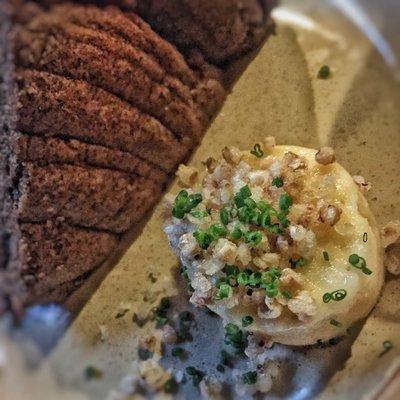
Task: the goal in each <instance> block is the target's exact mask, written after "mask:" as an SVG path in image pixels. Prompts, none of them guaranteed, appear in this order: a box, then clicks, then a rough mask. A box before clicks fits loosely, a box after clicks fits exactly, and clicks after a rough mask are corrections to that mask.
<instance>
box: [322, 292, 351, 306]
mask: <svg viewBox="0 0 400 400" xmlns="http://www.w3.org/2000/svg"><path fill="white" fill-rule="evenodd" d="M346 296H347V291H346V290H344V289H338V290H335V291H334V292H331V293H329V292H328V293H325V294H324V295H323V296H322V301H323V302H324V303H329V302H330V301H331V300H334V301H340V300H343V299H344V298H345V297H346Z"/></svg>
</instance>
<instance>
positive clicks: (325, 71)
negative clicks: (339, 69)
mask: <svg viewBox="0 0 400 400" xmlns="http://www.w3.org/2000/svg"><path fill="white" fill-rule="evenodd" d="M330 74H331V69H330V68H329V65H323V66H322V67H321V68H320V69H319V71H318V75H317V76H318V78H319V79H328V78H329V76H330Z"/></svg>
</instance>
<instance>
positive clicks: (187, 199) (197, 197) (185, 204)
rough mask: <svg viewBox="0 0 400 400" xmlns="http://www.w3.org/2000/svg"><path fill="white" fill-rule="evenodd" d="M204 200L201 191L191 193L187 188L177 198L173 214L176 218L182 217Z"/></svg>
mask: <svg viewBox="0 0 400 400" xmlns="http://www.w3.org/2000/svg"><path fill="white" fill-rule="evenodd" d="M202 201H203V197H202V195H201V194H200V193H195V194H191V195H189V193H188V192H187V191H186V190H181V191H180V192H179V193H178V195H177V196H176V198H175V201H174V204H173V207H172V215H173V216H174V217H175V218H178V219H182V218H183V217H184V216H185V215H186V214H187V213H189V212H191V211H192V209H193V208H195V207H197V206H198V205H199V204H200V203H201V202H202Z"/></svg>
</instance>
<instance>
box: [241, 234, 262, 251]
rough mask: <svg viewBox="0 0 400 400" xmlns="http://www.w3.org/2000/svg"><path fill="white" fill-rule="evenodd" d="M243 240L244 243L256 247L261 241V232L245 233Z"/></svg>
mask: <svg viewBox="0 0 400 400" xmlns="http://www.w3.org/2000/svg"><path fill="white" fill-rule="evenodd" d="M244 240H245V242H246V243H249V244H250V245H251V246H253V247H255V246H258V245H259V244H260V243H261V240H262V235H261V232H258V231H254V232H253V231H250V232H246V233H245V234H244Z"/></svg>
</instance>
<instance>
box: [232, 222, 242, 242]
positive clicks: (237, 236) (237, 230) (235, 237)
mask: <svg viewBox="0 0 400 400" xmlns="http://www.w3.org/2000/svg"><path fill="white" fill-rule="evenodd" d="M242 235H243V232H242V230H241V229H240V226H239V225H235V227H234V228H233V230H232V231H231V233H230V235H229V237H230V238H231V239H232V240H239V239H240V238H241V237H242Z"/></svg>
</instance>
